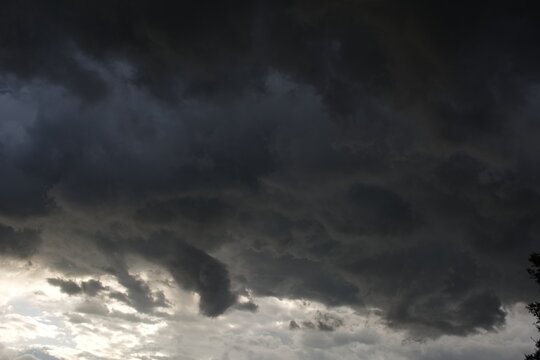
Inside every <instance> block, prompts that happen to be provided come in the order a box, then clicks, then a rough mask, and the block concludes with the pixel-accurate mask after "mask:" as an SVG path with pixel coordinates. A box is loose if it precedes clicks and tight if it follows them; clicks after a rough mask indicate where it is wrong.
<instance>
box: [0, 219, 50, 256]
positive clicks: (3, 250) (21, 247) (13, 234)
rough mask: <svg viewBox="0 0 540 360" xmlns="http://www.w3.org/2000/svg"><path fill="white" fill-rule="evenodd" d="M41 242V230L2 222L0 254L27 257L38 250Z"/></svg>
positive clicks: (0, 225) (0, 226)
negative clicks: (19, 227) (20, 227)
mask: <svg viewBox="0 0 540 360" xmlns="http://www.w3.org/2000/svg"><path fill="white" fill-rule="evenodd" d="M40 244H41V236H40V234H39V232H37V231H35V230H32V229H26V228H25V229H21V230H17V229H14V228H13V227H11V226H6V225H2V224H0V254H4V255H8V256H15V257H20V258H27V257H29V256H31V255H32V254H34V253H35V252H36V251H37V250H38V247H39V245H40Z"/></svg>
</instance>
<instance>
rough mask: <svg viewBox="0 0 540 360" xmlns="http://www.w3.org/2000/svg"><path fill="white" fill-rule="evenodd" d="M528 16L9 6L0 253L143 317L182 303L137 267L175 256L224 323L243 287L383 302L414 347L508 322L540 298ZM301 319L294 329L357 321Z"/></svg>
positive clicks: (538, 70) (489, 9)
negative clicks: (108, 281) (534, 258)
mask: <svg viewBox="0 0 540 360" xmlns="http://www.w3.org/2000/svg"><path fill="white" fill-rule="evenodd" d="M534 10H535V9H534V6H533V4H532V2H521V1H514V2H491V3H485V2H482V3H481V2H475V1H473V2H468V3H467V4H465V3H463V2H459V1H457V2H456V1H427V0H426V1H424V0H411V1H394V0H381V1H371V0H358V1H347V0H342V1H323V0H318V1H304V0H291V1H265V0H260V1H257V0H256V1H222V2H204V1H182V2H173V1H165V0H156V1H144V0H131V1H127V0H108V1H102V0H96V1H67V0H55V1H38V0H16V1H15V0H7V1H3V2H2V10H1V11H0V28H1V30H0V88H1V89H2V91H1V92H0V173H1V176H0V217H1V219H0V220H1V224H0V255H1V256H8V257H16V258H23V259H28V258H30V257H31V256H33V257H36V258H41V259H42V260H43V261H45V262H47V263H48V264H50V266H51V267H53V268H55V269H57V270H60V271H62V272H63V273H64V274H65V278H50V279H48V281H49V283H50V284H51V285H53V286H56V287H58V288H59V289H60V291H62V292H64V293H66V294H69V295H73V296H88V297H93V296H96V294H98V293H100V292H103V293H108V294H109V296H110V297H112V298H116V299H121V301H123V302H125V303H126V304H128V305H129V306H132V307H133V308H134V309H136V310H137V311H139V312H141V313H152V312H155V311H157V310H156V309H158V308H160V307H167V306H168V305H169V303H168V300H167V299H166V298H165V297H164V295H163V293H160V292H153V291H152V290H151V289H150V287H149V286H148V284H147V283H146V282H145V281H144V280H143V279H141V278H139V277H137V276H136V275H134V274H132V273H130V271H129V268H128V266H127V265H126V258H127V257H128V256H138V257H140V258H143V259H145V260H146V261H149V262H151V263H155V264H158V265H160V266H163V267H164V268H165V269H166V270H167V271H169V272H170V274H171V275H172V277H173V278H174V280H175V281H176V283H177V285H178V286H180V287H182V288H184V289H187V290H189V291H193V292H196V293H198V294H199V296H200V312H201V314H203V315H206V316H210V317H215V316H218V315H220V314H222V313H224V312H225V311H228V310H229V309H230V311H233V310H234V309H235V308H236V309H241V308H242V305H241V304H240V303H239V300H238V298H239V295H240V294H241V293H243V292H245V291H246V289H249V290H250V291H252V292H253V294H254V295H260V296H265V295H271V296H277V297H280V298H294V299H306V300H314V301H320V302H323V303H325V304H327V305H330V306H337V305H347V306H350V307H352V308H354V309H357V310H358V311H362V309H364V308H367V307H369V308H377V309H378V310H379V311H380V312H381V314H382V316H383V318H384V319H386V321H387V323H388V325H389V326H391V327H394V328H398V329H405V330H406V331H409V332H410V333H412V334H415V335H420V336H432V337H437V336H440V335H444V334H452V335H467V334H471V333H475V332H477V331H479V330H494V329H497V328H498V327H500V326H502V325H503V324H504V322H505V315H506V314H505V310H504V309H505V306H507V305H511V304H514V303H516V302H519V301H525V302H526V301H530V299H531V297H532V296H534V287H533V285H534V284H530V283H529V280H528V279H527V276H526V274H525V275H524V268H525V267H526V259H527V256H528V254H529V253H531V252H533V251H538V245H539V243H540V242H539V241H538V239H539V237H540V216H539V215H540V181H539V180H540V160H539V157H538V154H539V153H540V145H539V144H540V143H539V142H538V139H539V138H540V119H539V115H538V114H540V105H539V104H540V66H539V65H538V64H540V46H539V45H538V44H539V39H540V26H539V25H538V24H540V12H539V11H534ZM77 248H80V249H86V250H87V251H88V252H89V253H92V254H94V255H93V256H81V255H80V253H79V252H77V251H76V250H74V249H77ZM66 264H70V266H67V265H66ZM74 274H84V275H87V276H89V277H92V276H95V275H99V274H110V275H112V276H114V277H115V278H116V279H117V280H118V282H119V283H120V284H121V285H122V286H123V287H124V288H125V289H126V292H125V293H118V292H113V291H111V290H110V289H108V288H107V287H105V286H103V284H101V283H100V282H99V281H97V280H88V282H83V283H77V282H75V281H72V280H69V277H70V276H72V275H74ZM250 304H251V305H250V309H254V310H256V309H257V306H256V305H255V304H253V303H250ZM302 321H303V320H302V319H297V321H292V322H291V329H293V328H294V329H296V328H304V327H309V326H310V325H309V324H311V326H312V327H314V328H318V329H320V330H332V329H334V328H336V327H339V326H341V324H342V320H341V319H333V318H327V317H325V316H323V315H320V318H317V319H316V320H314V321H310V320H306V321H304V322H302Z"/></svg>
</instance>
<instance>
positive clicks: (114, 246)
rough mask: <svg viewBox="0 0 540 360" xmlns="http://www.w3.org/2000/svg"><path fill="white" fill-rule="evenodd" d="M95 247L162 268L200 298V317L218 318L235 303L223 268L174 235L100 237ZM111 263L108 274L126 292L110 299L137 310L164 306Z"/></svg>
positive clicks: (118, 262) (159, 298)
mask: <svg viewBox="0 0 540 360" xmlns="http://www.w3.org/2000/svg"><path fill="white" fill-rule="evenodd" d="M99 244H100V247H101V248H102V249H103V250H104V251H105V252H107V253H109V252H114V253H135V254H139V255H141V256H143V257H145V258H147V259H149V260H152V261H155V262H157V263H159V264H161V265H163V266H164V267H165V268H166V269H167V270H168V271H169V272H170V274H171V275H172V277H173V278H174V280H175V281H176V282H177V283H178V284H180V285H181V286H183V287H184V288H185V289H187V290H191V291H195V292H197V293H198V294H199V295H200V297H201V299H200V303H199V308H200V311H201V313H202V314H204V315H207V316H217V315H220V314H221V313H223V312H224V311H225V310H226V309H227V308H229V307H230V306H231V305H233V304H234V303H235V302H236V295H234V294H233V292H232V291H231V288H230V280H229V277H228V271H227V268H226V267H225V265H224V264H222V263H221V262H219V261H218V260H216V259H215V258H213V257H211V256H210V255H208V254H207V253H205V252H204V251H202V250H200V249H197V248H195V247H193V246H190V245H188V244H186V243H185V242H183V241H182V240H181V239H178V238H176V237H175V236H174V235H171V234H167V233H157V234H152V235H151V236H149V237H148V238H134V239H120V240H118V239H116V240H114V239H109V238H107V237H104V236H100V240H99ZM114 264H115V265H114V268H113V269H112V270H111V271H110V272H111V273H112V274H113V275H115V276H116V278H117V279H118V282H119V283H120V284H121V285H123V286H124V287H126V288H127V290H128V293H127V296H125V295H124V294H121V293H116V294H112V296H114V297H116V298H117V299H119V300H121V299H123V300H124V301H126V302H128V303H132V304H133V305H134V307H135V308H136V309H138V310H139V311H146V310H147V309H148V308H150V307H155V306H166V304H167V301H166V299H165V298H164V296H163V293H161V292H159V293H157V294H152V293H151V292H150V289H149V288H148V285H146V284H145V283H144V282H142V281H141V280H140V279H137V278H136V277H134V276H132V275H130V274H129V273H128V272H127V269H126V268H125V266H124V265H122V262H121V259H120V260H115V261H114Z"/></svg>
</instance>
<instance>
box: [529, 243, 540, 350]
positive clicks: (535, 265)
mask: <svg viewBox="0 0 540 360" xmlns="http://www.w3.org/2000/svg"><path fill="white" fill-rule="evenodd" d="M529 261H530V262H531V264H532V265H531V267H530V268H528V269H527V271H528V272H529V274H530V275H531V278H532V279H534V280H536V283H537V284H538V285H540V254H538V253H535V254H531V256H530V257H529ZM527 309H528V310H529V312H530V313H531V314H533V315H534V317H535V318H536V323H535V324H536V328H537V329H538V331H540V301H534V302H532V303H530V304H529V305H527ZM525 360H540V339H538V340H536V351H535V352H534V353H533V354H529V355H525Z"/></svg>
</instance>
